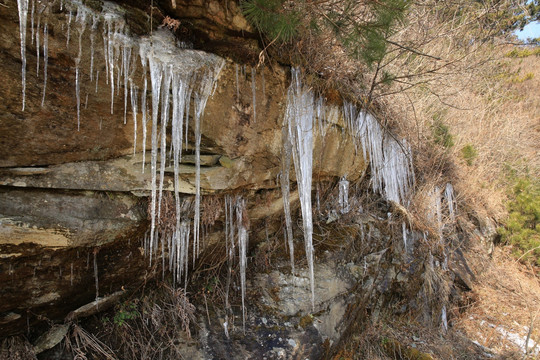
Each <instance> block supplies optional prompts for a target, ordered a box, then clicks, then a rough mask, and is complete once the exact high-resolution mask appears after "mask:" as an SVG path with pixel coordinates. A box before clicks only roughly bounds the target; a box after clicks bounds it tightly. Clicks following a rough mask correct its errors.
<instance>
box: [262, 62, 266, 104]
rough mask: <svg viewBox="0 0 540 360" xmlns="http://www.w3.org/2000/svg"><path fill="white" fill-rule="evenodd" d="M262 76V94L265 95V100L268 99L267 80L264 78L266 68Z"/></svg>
mask: <svg viewBox="0 0 540 360" xmlns="http://www.w3.org/2000/svg"><path fill="white" fill-rule="evenodd" d="M261 76H262V95H263V101H264V99H266V81H265V80H264V69H263V71H261Z"/></svg>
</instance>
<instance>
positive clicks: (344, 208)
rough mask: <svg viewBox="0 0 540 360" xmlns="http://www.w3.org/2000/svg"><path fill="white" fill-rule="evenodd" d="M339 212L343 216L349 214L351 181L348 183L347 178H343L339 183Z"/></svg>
mask: <svg viewBox="0 0 540 360" xmlns="http://www.w3.org/2000/svg"><path fill="white" fill-rule="evenodd" d="M338 202H339V211H340V212H341V213H342V214H346V213H348V212H349V210H350V207H349V181H347V179H346V177H345V176H343V177H342V178H341V180H340V181H339V197H338Z"/></svg>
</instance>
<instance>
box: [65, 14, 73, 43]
mask: <svg viewBox="0 0 540 360" xmlns="http://www.w3.org/2000/svg"><path fill="white" fill-rule="evenodd" d="M72 17H73V13H72V12H71V9H70V10H69V15H68V24H67V34H66V47H67V48H68V49H69V40H70V38H71V18H72Z"/></svg>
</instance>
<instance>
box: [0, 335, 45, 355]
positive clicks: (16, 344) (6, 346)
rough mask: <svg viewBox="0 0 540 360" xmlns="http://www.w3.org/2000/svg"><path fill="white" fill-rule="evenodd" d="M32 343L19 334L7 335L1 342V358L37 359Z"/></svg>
mask: <svg viewBox="0 0 540 360" xmlns="http://www.w3.org/2000/svg"><path fill="white" fill-rule="evenodd" d="M36 359H37V358H36V355H35V354H34V349H33V348H32V345H31V344H30V343H29V342H28V341H27V340H26V339H24V338H22V337H19V336H12V337H7V338H5V339H4V340H2V343H1V344H0V360H36Z"/></svg>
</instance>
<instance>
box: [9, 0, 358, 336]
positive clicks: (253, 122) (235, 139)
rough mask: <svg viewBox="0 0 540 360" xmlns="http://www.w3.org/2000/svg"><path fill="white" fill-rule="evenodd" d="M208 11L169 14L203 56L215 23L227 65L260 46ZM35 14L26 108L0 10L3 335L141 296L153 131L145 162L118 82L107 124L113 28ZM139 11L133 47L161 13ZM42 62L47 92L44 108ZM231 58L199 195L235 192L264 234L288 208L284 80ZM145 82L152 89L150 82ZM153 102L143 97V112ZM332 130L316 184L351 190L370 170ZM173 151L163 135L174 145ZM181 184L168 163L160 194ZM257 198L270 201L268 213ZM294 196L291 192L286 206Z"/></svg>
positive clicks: (14, 24)
mask: <svg viewBox="0 0 540 360" xmlns="http://www.w3.org/2000/svg"><path fill="white" fill-rule="evenodd" d="M212 4H213V5H212ZM206 5H208V4H206V3H205V4H202V3H201V4H192V3H191V2H185V3H184V2H180V1H172V3H170V4H165V6H163V8H164V9H168V11H170V15H171V16H172V17H178V18H181V17H182V14H185V15H184V17H186V18H192V19H198V20H197V21H198V23H197V22H196V21H195V20H193V22H188V24H189V26H188V27H185V28H184V30H186V31H187V32H188V33H189V35H190V36H191V39H192V43H193V45H195V47H197V46H199V47H200V46H201V43H202V41H201V40H200V39H201V37H198V38H197V37H196V35H198V34H199V35H200V33H201V30H200V29H201V28H202V27H203V26H208V32H207V33H206V35H205V36H206V37H205V39H206V41H207V42H206V44H207V46H208V47H209V48H210V49H216V51H217V52H218V53H219V54H222V55H227V54H228V53H232V52H233V49H235V45H234V44H237V43H238V44H240V43H241V44H242V48H238V47H237V49H238V50H239V53H242V54H245V55H246V54H247V55H246V56H240V57H238V59H239V60H241V59H244V60H245V59H249V58H250V57H252V54H253V53H256V52H254V51H253V49H255V47H256V41H254V40H250V39H249V36H250V35H249V33H248V31H249V30H250V29H249V27H248V26H247V24H246V23H245V20H244V19H243V18H242V17H241V16H240V15H239V12H238V8H237V7H236V5H234V8H227V9H225V8H223V5H220V4H219V3H217V2H216V3H215V4H214V2H211V3H210V5H212V6H213V7H212V6H211V7H210V8H209V10H208V11H206V10H205V11H203V10H202V9H203V8H205V7H206ZM30 6H32V2H31V3H30ZM34 6H35V9H34V18H33V22H34V25H33V27H32V26H31V10H29V17H28V27H27V34H26V38H27V41H26V58H27V68H26V101H25V109H24V111H23V110H21V109H22V106H21V105H22V95H21V94H22V91H21V87H22V86H21V52H20V41H19V18H18V13H17V4H16V3H15V2H10V3H9V4H8V5H7V6H2V7H0V27H1V28H0V34H1V35H0V47H1V49H2V51H1V52H0V61H1V62H2V65H3V71H2V72H0V79H1V82H2V86H0V98H1V99H2V102H1V103H0V129H1V130H0V154H1V156H0V258H1V262H0V286H1V288H2V290H1V293H0V324H2V326H0V336H7V335H12V334H17V333H22V332H25V331H26V330H27V328H28V327H31V326H33V324H34V323H37V322H39V319H40V318H42V317H45V318H48V319H51V320H59V319H62V318H63V317H64V316H65V315H66V314H67V313H69V312H70V311H72V310H73V309H75V308H77V307H79V306H81V305H83V304H86V303H88V302H90V301H92V300H94V299H95V298H96V296H103V295H106V294H110V293H113V292H116V291H118V290H121V289H126V290H129V289H133V288H135V287H136V286H137V285H138V284H139V283H140V282H141V281H142V280H143V279H144V278H145V276H146V275H147V273H148V259H147V258H146V257H144V255H143V254H142V247H143V245H142V241H143V239H144V237H145V233H146V232H147V230H148V227H149V221H148V214H147V206H148V196H149V195H150V192H151V188H152V185H151V183H152V172H151V164H150V161H151V160H150V159H151V147H152V144H151V139H150V138H151V136H150V134H151V131H152V129H151V127H152V124H151V122H150V121H148V122H147V124H146V132H147V136H146V143H145V146H144V148H145V151H146V154H144V155H145V156H144V160H143V144H142V141H143V140H142V139H143V133H144V131H143V122H142V119H143V114H142V111H141V107H140V102H139V106H138V108H137V111H136V112H135V114H133V110H132V109H133V108H132V107H131V105H130V101H129V100H125V99H129V98H125V97H124V94H125V92H129V90H130V89H128V88H126V87H125V83H123V82H122V81H118V83H117V85H118V86H117V87H116V88H115V89H114V90H113V99H114V111H113V114H111V88H110V85H111V84H110V82H113V81H114V82H116V78H115V77H110V76H108V74H109V73H110V69H108V66H109V65H108V64H106V62H105V61H104V59H106V55H107V54H106V51H107V50H106V40H107V38H106V37H107V35H106V28H105V27H106V23H98V25H96V28H95V29H93V30H92V21H89V23H88V24H89V25H87V28H86V29H85V32H82V31H81V29H80V23H78V22H77V20H76V17H77V12H76V9H75V8H70V7H68V6H67V4H66V5H64V6H65V8H63V9H60V3H59V2H58V3H55V4H53V3H51V4H50V6H49V7H47V8H46V9H45V10H42V8H41V6H42V5H41V3H39V2H36V3H35V4H34ZM136 6H137V4H135V5H134V7H131V6H124V7H123V8H121V9H123V10H122V11H124V13H123V15H122V16H124V18H125V19H128V20H129V21H127V23H128V25H129V26H130V28H131V29H132V30H131V31H130V33H131V34H132V35H131V36H133V37H135V38H137V37H139V36H140V35H143V34H144V33H145V29H148V28H149V24H148V22H149V20H148V19H149V17H148V15H155V14H146V13H145V11H146V10H147V9H146V8H145V7H144V6H141V7H140V8H137V7H136ZM231 6H233V5H231ZM41 10H42V12H41V13H40V11H41ZM121 13H122V12H121ZM38 14H40V15H38ZM70 14H71V15H70ZM138 19H142V20H138ZM94 21H95V20H94ZM45 23H47V34H45V33H44V24H45ZM209 24H213V25H212V26H210V25H209ZM182 29H183V28H182V27H181V28H180V30H182ZM156 31H157V30H156ZM160 31H164V30H163V29H162V30H160ZM242 31H245V32H246V34H247V36H246V39H244V38H242ZM177 32H178V29H177ZM135 33H139V35H133V34H135ZM32 34H34V35H33V36H32ZM38 34H39V43H40V44H38V40H37V38H36V36H37V35H38ZM45 36H47V39H46V40H45ZM201 36H202V35H201ZM197 39H199V40H197ZM240 39H242V40H241V41H240ZM44 41H47V44H48V51H47V53H45V51H44V49H43V43H44ZM79 41H80V43H79ZM197 41H199V43H197ZM104 44H105V45H104ZM79 48H80V49H81V50H80V53H79ZM38 53H39V56H40V60H39V64H38V55H37V54H38ZM201 54H202V56H204V54H203V53H201ZM45 56H47V77H46V78H47V85H46V92H45V97H44V99H45V100H44V102H43V105H42V99H43V92H44V80H45V75H44V59H45ZM136 57H137V56H136V54H133V60H132V63H131V64H132V70H133V72H134V73H136V74H137V75H135V76H133V79H134V80H133V81H134V82H135V83H136V85H137V87H138V89H139V91H140V90H141V89H142V87H143V85H142V83H143V79H144V72H143V67H142V65H141V63H140V60H139V59H138V58H137V59H136ZM91 59H93V60H91ZM91 61H93V66H92V67H93V69H92V73H90V69H91V66H90V63H91ZM225 61H226V62H225V66H224V67H223V69H222V70H221V72H220V74H219V77H218V78H217V83H216V84H217V85H216V89H215V91H214V93H213V95H212V96H210V97H209V99H208V103H207V105H206V109H205V111H204V116H203V118H202V119H201V134H202V141H201V148H200V152H201V154H202V155H201V185H200V186H201V192H202V194H203V196H205V194H218V195H219V194H229V193H233V192H234V193H241V194H242V195H243V196H244V198H245V199H246V200H247V214H248V215H249V217H250V220H251V222H252V223H256V222H257V221H261V220H263V219H265V218H266V217H268V216H270V215H273V214H281V213H282V211H283V204H282V201H281V199H280V194H281V191H280V185H279V182H278V175H279V173H280V171H281V156H282V141H283V139H282V127H283V116H284V114H283V112H284V109H285V105H286V92H287V88H288V86H289V75H288V70H287V69H286V68H282V67H280V66H277V65H274V66H272V67H259V68H257V69H255V68H254V67H252V65H249V64H248V65H244V64H238V63H235V62H233V61H232V60H229V59H226V60H225ZM113 62H114V66H115V71H116V73H118V72H119V71H120V72H121V71H124V70H123V69H122V64H121V61H120V60H118V59H113ZM77 68H78V69H79V70H78V74H77V70H76V69H77ZM36 69H37V70H38V71H36ZM116 73H115V74H116ZM114 76H117V75H114ZM147 78H148V83H149V84H150V76H149V74H147ZM77 81H79V82H80V90H77V84H76V83H77ZM149 89H150V85H149ZM150 97H151V96H150V92H149V97H148V109H150V107H151V100H150ZM77 98H80V101H79V105H78V102H77ZM125 101H127V102H125ZM139 101H140V98H139ZM124 104H127V105H124ZM78 108H79V109H78ZM192 110H193V108H192ZM78 112H79V114H80V115H79V117H80V120H79V121H78ZM134 116H136V118H137V120H138V122H137V124H136V125H135V124H134V120H133V117H134ZM147 117H148V118H150V117H151V111H150V110H148V114H147ZM191 118H192V117H191ZM78 122H80V125H78ZM192 126H193V125H192V124H190V126H189V128H188V134H187V138H188V141H187V144H185V148H186V150H184V156H183V158H182V162H181V164H180V166H179V172H180V176H179V185H178V186H177V189H178V190H179V191H180V193H182V194H185V195H186V196H191V194H194V193H195V192H196V181H195V172H196V166H195V165H194V164H195V162H196V161H195V158H194V146H195V145H194V143H195V137H194V133H193V127H192ZM325 126H326V128H327V129H326V132H325V135H324V137H323V136H321V135H320V133H319V132H316V133H315V140H314V149H313V154H314V157H313V177H314V181H325V180H333V179H337V178H339V177H342V176H344V175H347V176H348V178H349V179H350V180H355V179H357V178H359V177H360V176H361V174H362V173H363V172H364V170H365V168H366V162H365V160H364V158H363V156H361V151H360V152H357V151H356V148H355V145H354V142H353V140H352V137H351V136H350V134H349V132H348V131H346V130H345V127H344V124H343V123H342V120H341V119H337V120H336V122H335V123H328V124H326V125H325ZM169 131H170V129H168V130H167V132H169ZM135 134H137V137H136V138H135ZM170 141H171V139H170V136H169V137H168V139H167V147H169V146H170ZM344 154H347V155H344ZM143 167H144V172H143ZM292 173H294V172H293V171H291V174H292ZM173 183H174V181H173V166H172V162H167V164H166V168H165V176H164V189H165V191H172V190H173V188H174V184H173ZM262 195H264V196H265V197H266V198H267V199H272V200H271V201H268V202H267V203H264V204H262V203H261V202H260V198H261V197H262ZM295 199H298V197H297V194H296V193H294V192H293V194H292V195H291V200H292V201H296V200H295ZM220 221H221V220H220ZM206 239H208V241H224V240H223V239H224V235H223V234H222V232H221V230H220V231H216V232H215V233H214V234H212V229H211V228H210V229H209V234H207V237H206ZM253 239H255V240H256V236H254V237H253ZM206 245H209V244H206Z"/></svg>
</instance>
